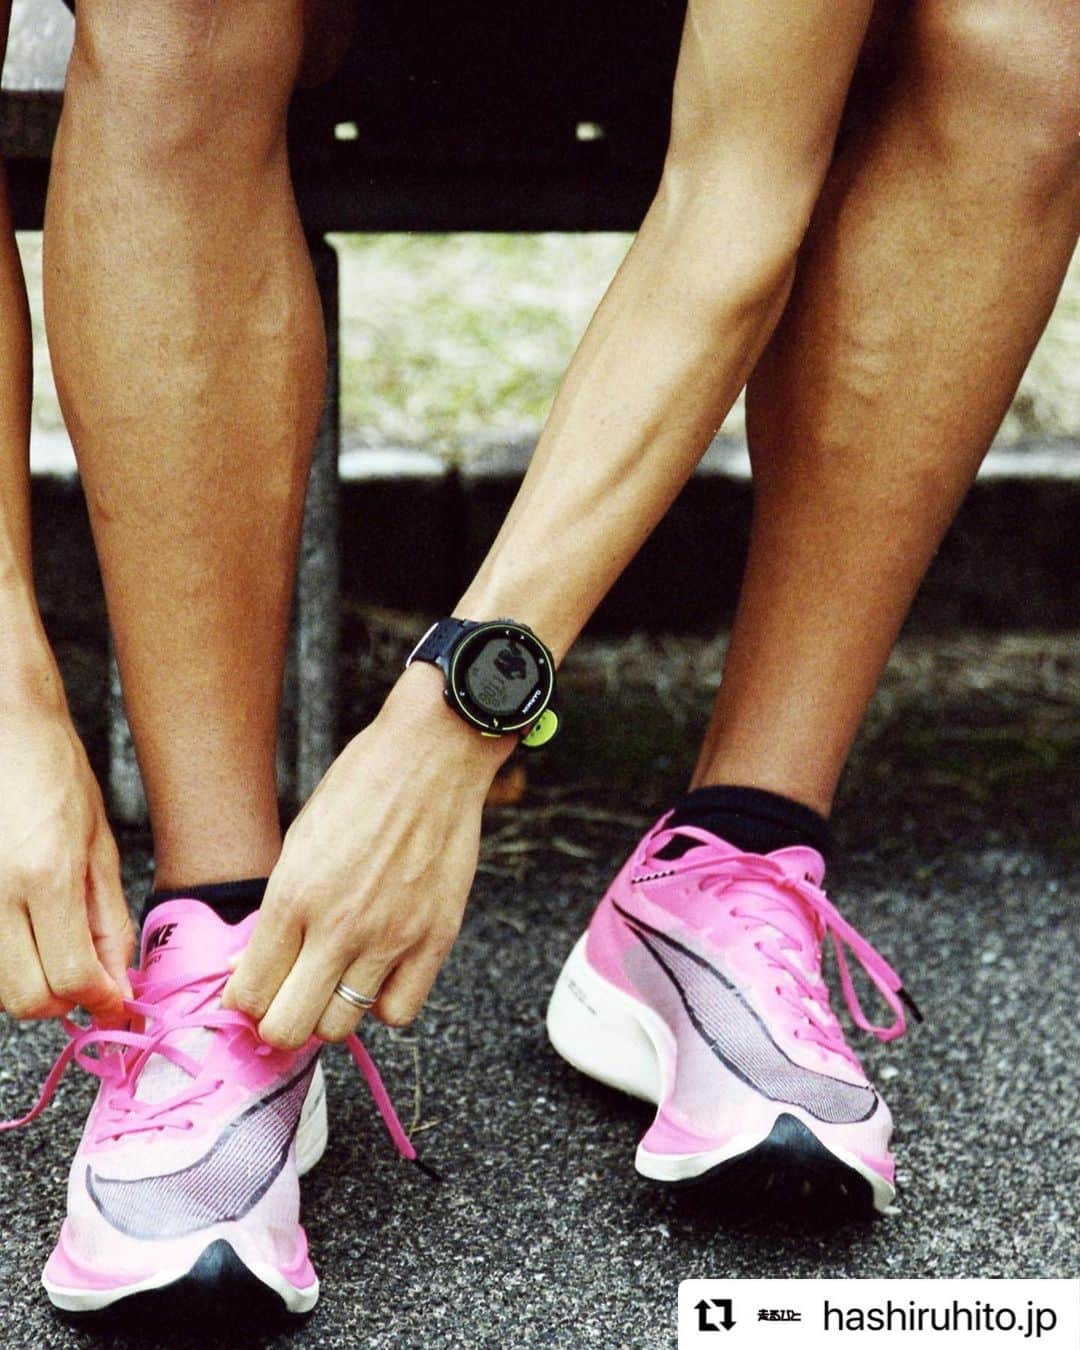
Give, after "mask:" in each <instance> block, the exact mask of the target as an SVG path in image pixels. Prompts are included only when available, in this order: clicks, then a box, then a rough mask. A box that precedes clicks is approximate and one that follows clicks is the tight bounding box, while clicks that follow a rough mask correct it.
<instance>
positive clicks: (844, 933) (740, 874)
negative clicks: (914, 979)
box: [643, 826, 923, 1064]
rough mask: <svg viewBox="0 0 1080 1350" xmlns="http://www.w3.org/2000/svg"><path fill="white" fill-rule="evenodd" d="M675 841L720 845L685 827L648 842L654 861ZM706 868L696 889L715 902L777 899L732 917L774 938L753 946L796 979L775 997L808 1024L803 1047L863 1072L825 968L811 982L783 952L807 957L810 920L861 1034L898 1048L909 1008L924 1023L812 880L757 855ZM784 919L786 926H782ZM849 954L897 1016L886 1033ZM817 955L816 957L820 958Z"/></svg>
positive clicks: (884, 964) (734, 909) (713, 860)
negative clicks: (754, 894)
mask: <svg viewBox="0 0 1080 1350" xmlns="http://www.w3.org/2000/svg"><path fill="white" fill-rule="evenodd" d="M677 835H689V836H690V837H692V838H695V839H699V840H700V841H701V843H703V844H706V845H707V844H713V843H714V840H713V838H712V836H711V835H709V834H708V833H706V832H705V831H704V830H696V829H694V828H693V827H686V826H680V828H679V829H678V830H675V831H671V830H668V831H664V832H663V833H661V834H658V835H656V836H654V837H653V839H652V840H650V844H649V855H650V859H651V861H653V862H656V863H661V864H662V862H663V860H662V859H657V858H656V854H657V852H659V851H660V850H661V849H663V848H664V846H665V845H666V844H667V843H669V842H670V841H671V840H672V839H674V838H675V837H676V836H677ZM691 856H692V855H691ZM643 861H645V860H644V859H643ZM700 867H701V869H702V873H703V874H702V876H701V877H700V879H699V880H698V889H699V890H701V891H702V892H704V893H707V894H709V895H711V896H713V897H714V898H717V899H722V897H723V894H724V892H725V891H727V890H729V889H730V888H731V887H732V886H733V885H734V884H735V883H736V882H740V881H748V880H752V881H762V882H765V883H767V884H768V885H769V886H770V887H773V888H775V890H776V891H777V894H776V895H775V897H774V898H770V899H765V898H755V901H754V907H753V909H749V908H744V907H742V906H741V905H740V903H739V901H738V900H735V902H734V903H733V904H732V906H731V908H730V910H729V913H730V914H731V917H732V918H735V919H742V920H744V921H745V923H746V926H747V930H748V931H749V930H752V929H753V928H765V929H771V930H772V934H773V935H772V936H771V937H767V938H763V939H761V940H759V941H757V942H755V944H754V946H755V948H756V949H757V951H758V952H760V953H761V955H762V956H763V957H765V959H766V960H767V961H768V962H769V964H770V965H772V966H774V967H775V968H776V969H778V970H781V971H783V972H784V973H785V974H786V975H788V976H789V977H790V980H791V986H792V987H790V988H789V989H786V990H785V989H784V988H783V987H782V986H777V989H776V992H777V993H778V994H779V995H780V997H782V998H783V999H784V1000H785V1002H787V1003H789V1004H790V1005H791V1006H792V1007H793V1008H794V1009H795V1010H796V1012H798V1013H799V1015H800V1016H801V1017H805V1018H806V1020H807V1022H808V1023H809V1032H808V1033H806V1034H804V1037H803V1038H804V1039H808V1040H811V1041H813V1042H816V1043H817V1044H819V1045H821V1046H822V1047H823V1048H825V1049H826V1050H829V1051H832V1053H834V1054H838V1055H841V1056H842V1057H843V1058H845V1059H847V1060H848V1061H850V1062H851V1063H853V1064H858V1060H857V1059H856V1057H855V1055H854V1054H853V1053H852V1052H851V1050H850V1049H849V1048H848V1046H847V1043H846V1042H845V1040H844V1033H843V1029H842V1027H841V1026H840V1024H839V1022H837V1021H836V1018H835V1017H834V1016H833V1015H832V1012H831V1009H830V1008H829V991H828V989H827V987H826V985H825V982H824V980H823V979H822V978H821V973H820V968H818V969H816V970H815V971H814V973H813V974H809V973H808V972H807V970H806V969H805V967H803V966H800V965H796V964H795V962H793V961H790V960H788V959H787V957H786V956H785V955H784V953H785V951H791V952H796V953H799V954H802V953H803V952H805V951H806V941H805V923H806V920H807V919H809V921H810V924H811V926H812V928H813V930H814V933H815V936H816V938H817V940H818V941H819V942H820V941H823V940H824V938H825V936H826V934H827V935H828V936H829V937H830V938H831V939H832V944H833V951H834V953H835V955H836V968H837V972H838V974H839V976H840V987H841V989H842V990H843V994H844V1000H845V1002H846V1003H847V1006H848V1011H849V1012H850V1013H851V1017H852V1021H854V1023H855V1025H856V1026H858V1027H860V1028H861V1029H862V1030H863V1031H866V1032H868V1033H869V1034H870V1035H872V1036H876V1037H877V1039H878V1040H879V1041H892V1040H896V1039H897V1037H899V1036H902V1035H903V1034H904V1032H905V1031H906V1029H907V1021H906V1019H905V1017H904V1005H905V1004H906V1005H907V1007H908V1009H909V1011H910V1012H911V1014H912V1016H913V1017H914V1018H915V1019H916V1021H919V1022H921V1021H922V1020H923V1019H922V1014H921V1013H920V1012H919V1009H918V1008H917V1007H916V1005H915V1002H914V1000H913V999H912V998H911V996H910V994H908V993H907V991H906V990H905V989H904V987H903V983H902V981H901V979H900V976H899V975H898V974H897V973H896V971H895V970H893V968H892V966H890V965H889V963H888V961H886V960H885V958H884V957H883V956H882V955H881V953H880V952H878V951H877V950H876V949H875V948H874V947H873V946H871V944H870V943H869V942H867V940H866V938H864V937H863V936H862V934H861V933H859V932H858V931H857V930H856V929H855V928H853V927H852V925H851V924H850V923H848V921H847V920H846V919H845V918H844V917H843V915H842V914H841V913H840V911H839V910H838V909H837V908H836V906H835V905H834V904H833V903H832V901H831V900H830V899H829V897H828V896H827V895H826V894H825V892H824V891H823V890H821V888H820V887H818V886H815V885H814V883H813V882H812V881H810V880H809V878H803V877H797V876H792V875H791V874H790V873H788V872H786V871H785V870H784V868H783V867H782V866H781V865H780V863H778V862H777V861H776V860H775V859H773V858H770V857H768V856H766V855H763V854H758V853H731V854H728V855H726V856H724V857H720V858H718V857H716V856H715V854H713V856H711V857H710V858H709V859H708V860H707V861H704V860H703V861H702V863H701V864H700ZM785 917H786V919H787V923H785V922H784V920H785ZM845 949H846V950H845ZM848 951H850V952H851V954H852V955H853V956H854V957H855V959H856V960H857V961H858V963H859V965H860V966H862V968H863V970H864V971H865V972H866V974H867V976H868V977H869V979H870V981H871V983H872V984H873V985H874V987H875V988H876V989H877V990H878V992H879V993H880V994H881V997H882V998H883V999H884V1001H885V1003H886V1004H887V1005H888V1007H889V1008H890V1010H891V1011H892V1012H893V1014H894V1018H893V1021H892V1022H891V1023H890V1024H889V1025H888V1026H876V1025H875V1024H874V1023H872V1022H871V1021H870V1019H869V1018H868V1017H867V1016H866V1014H865V1013H864V1012H863V1008H862V1004H861V1003H860V1002H859V996H858V994H857V993H856V992H855V985H854V983H853V982H852V979H851V969H850V966H849V964H848V958H847V952H848ZM814 954H815V956H816V952H815V953H814ZM804 999H805V1000H809V1001H810V1002H811V1003H812V1004H814V1005H815V1006H816V1007H818V1008H821V1009H822V1010H824V1012H826V1013H827V1016H825V1017H815V1016H813V1015H812V1014H811V1012H810V1011H809V1010H808V1008H807V1006H806V1003H805V1002H804V1001H803V1000H804ZM794 1034H795V1035H796V1037H798V1035H799V1033H798V1032H795V1033H794Z"/></svg>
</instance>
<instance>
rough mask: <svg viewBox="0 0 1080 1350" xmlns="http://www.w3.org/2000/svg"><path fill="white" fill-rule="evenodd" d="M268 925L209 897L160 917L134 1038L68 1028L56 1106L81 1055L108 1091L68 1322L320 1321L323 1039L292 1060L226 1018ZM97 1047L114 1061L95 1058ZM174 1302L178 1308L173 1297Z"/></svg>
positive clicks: (62, 1251)
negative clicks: (112, 1316) (148, 1318)
mask: <svg viewBox="0 0 1080 1350" xmlns="http://www.w3.org/2000/svg"><path fill="white" fill-rule="evenodd" d="M256 918H257V916H256V915H255V914H252V915H250V916H249V917H248V918H247V919H245V920H244V921H243V922H242V923H239V924H237V925H235V926H231V925H229V924H227V923H225V922H224V921H223V920H221V919H219V918H218V916H217V915H216V914H215V913H214V912H213V910H211V909H209V908H208V907H207V906H206V905H204V904H202V903H200V902H199V901H197V900H171V901H169V902H167V903H166V904H163V905H159V906H158V907H157V908H156V909H154V910H153V911H152V912H151V914H150V916H149V918H148V920H147V923H146V928H145V930H144V932H143V937H142V961H141V967H140V969H139V970H138V971H132V972H131V980H132V987H133V990H134V998H133V999H132V1000H130V1001H129V1002H128V1004H127V1008H128V1011H129V1012H130V1013H131V1014H132V1017H133V1019H134V1020H133V1022H132V1024H131V1028H132V1029H130V1030H127V1031H113V1030H106V1029H103V1028H100V1027H97V1026H94V1025H91V1026H90V1027H88V1028H84V1027H79V1026H76V1025H75V1024H74V1023H72V1022H67V1023H66V1027H67V1030H68V1033H69V1035H70V1037H71V1040H70V1041H69V1043H68V1045H67V1046H65V1048H64V1050H63V1051H62V1052H61V1054H60V1056H59V1058H58V1059H57V1061H56V1063H55V1064H54V1066H53V1068H52V1071H51V1072H50V1074H49V1076H48V1078H47V1080H46V1083H45V1087H44V1089H43V1091H42V1094H41V1098H40V1100H39V1101H38V1103H37V1104H36V1106H35V1107H34V1108H33V1109H32V1110H31V1111H30V1112H29V1113H28V1114H27V1115H26V1116H24V1117H23V1118H22V1119H21V1120H16V1121H8V1122H6V1123H4V1124H3V1125H0V1129H11V1128H15V1127H17V1126H19V1125H24V1124H26V1123H28V1122H29V1121H31V1120H33V1119H34V1117H35V1116H37V1115H38V1114H39V1113H40V1112H41V1111H42V1110H43V1109H44V1108H45V1107H46V1106H47V1105H48V1103H49V1101H50V1099H51V1097H52V1094H53V1092H54V1090H55V1088H56V1085H57V1083H58V1082H59V1080H60V1077H61V1075H62V1074H63V1072H64V1069H65V1068H66V1066H67V1065H68V1063H70V1061H71V1060H72V1059H73V1058H74V1059H76V1060H77V1061H78V1062H79V1063H80V1064H81V1065H82V1066H83V1067H84V1068H85V1069H88V1070H89V1071H90V1072H91V1073H93V1074H95V1075H96V1076H97V1077H98V1078H100V1079H101V1088H100V1090H99V1091H98V1095H97V1099H96V1101H95V1102H94V1106H93V1108H92V1110H91V1112H90V1116H89V1119H88V1120H87V1123H86V1129H85V1131H84V1133H83V1137H82V1141H81V1143H80V1144H79V1148H78V1151H77V1152H76V1154H75V1159H74V1161H73V1163H72V1166H71V1173H70V1177H69V1180H68V1214H67V1218H66V1219H65V1220H64V1223H63V1226H62V1228H61V1229H60V1239H59V1241H58V1242H57V1244H56V1247H55V1249H54V1251H53V1253H52V1255H51V1256H50V1258H49V1260H48V1263H47V1264H46V1266H45V1272H44V1275H43V1276H42V1282H43V1283H44V1285H45V1289H46V1291H47V1293H48V1295H49V1298H50V1299H51V1300H52V1302H53V1303H54V1304H55V1305H56V1306H57V1307H58V1308H63V1309H65V1310H66V1311H68V1312H76V1313H82V1312H93V1311H97V1310H100V1309H103V1308H106V1307H109V1306H111V1305H113V1304H115V1303H117V1302H119V1300H121V1299H131V1298H133V1297H136V1296H138V1298H137V1303H138V1304H140V1305H143V1306H145V1305H147V1304H151V1305H152V1304H153V1303H154V1302H155V1300H157V1302H158V1303H163V1302H164V1303H166V1304H167V1306H170V1307H171V1306H178V1304H177V1303H176V1299H177V1297H178V1296H179V1297H180V1298H182V1299H185V1300H189V1301H191V1302H194V1303H195V1304H197V1305H198V1307H199V1308H200V1310H202V1311H207V1310H209V1309H212V1308H213V1307H214V1306H222V1307H224V1306H227V1304H228V1302H230V1301H232V1302H233V1303H234V1304H235V1300H236V1299H237V1298H242V1299H243V1304H242V1305H241V1306H243V1307H244V1308H245V1316H247V1315H248V1314H250V1313H253V1312H254V1313H256V1314H257V1313H258V1312H277V1313H280V1312H281V1311H282V1310H283V1309H287V1310H288V1311H289V1312H292V1313H303V1312H307V1311H308V1310H309V1309H310V1308H312V1307H313V1306H314V1304H315V1300H316V1299H317V1298H318V1294H319V1281H318V1278H317V1276H316V1274H315V1270H314V1268H313V1267H312V1264H311V1261H310V1259H309V1257H308V1249H307V1238H306V1236H305V1234H304V1230H303V1228H302V1227H301V1226H300V1189H299V1181H298V1179H299V1177H300V1176H302V1175H303V1174H304V1173H305V1172H307V1171H308V1170H309V1169H310V1168H312V1167H314V1166H315V1164H316V1163H317V1162H318V1160H319V1158H320V1157H321V1156H322V1153H323V1150H324V1148H325V1147H326V1093H325V1089H324V1084H323V1076H322V1069H321V1067H320V1065H319V1062H318V1056H319V1049H320V1046H321V1042H319V1041H317V1040H316V1039H315V1038H312V1040H310V1041H309V1042H308V1044H307V1045H305V1046H304V1047H303V1048H302V1049H301V1050H298V1051H281V1050H275V1049H273V1048H272V1047H271V1046H269V1045H267V1044H265V1042H263V1041H261V1040H260V1039H259V1037H258V1034H257V1032H256V1030H255V1025H254V1023H253V1022H252V1020H251V1019H250V1018H249V1017H247V1016H246V1015H245V1014H243V1013H240V1012H235V1011H226V1010H223V1009H222V1007H221V993H222V990H223V989H224V987H225V983H226V981H227V980H228V978H229V975H230V973H231V970H230V965H229V959H230V957H232V956H234V955H235V954H237V953H238V952H240V951H241V950H242V949H243V947H244V946H245V945H246V943H247V941H248V938H249V936H250V933H251V930H252V928H253V927H254V925H255V922H256ZM349 1049H350V1050H351V1052H352V1054H353V1057H354V1058H355V1059H356V1061H357V1064H358V1065H359V1066H360V1068H361V1070H362V1072H363V1073H364V1076H365V1078H366V1079H367V1081H368V1083H369V1086H370V1087H371V1089H372V1092H373V1094H374V1096H375V1099H376V1102H377V1104H378V1106H379V1109H380V1111H381V1112H382V1114H383V1119H384V1120H385V1121H386V1124H387V1128H388V1129H389V1130H390V1133H391V1136H392V1137H393V1138H394V1141H395V1143H396V1144H397V1146H398V1148H399V1150H400V1151H401V1152H402V1153H403V1154H404V1155H405V1156H406V1157H409V1158H415V1156H416V1155H415V1151H414V1150H413V1148H412V1146H411V1144H410V1143H409V1140H408V1137H407V1136H406V1135H405V1132H404V1131H403V1130H402V1128H401V1125H400V1123H399V1122H398V1120H397V1117H396V1116H395V1115H394V1112H393V1108H392V1106H391V1105H390V1102H389V1099H388V1098H387V1096H386V1092H385V1089H384V1088H383V1086H382V1084H381V1082H380V1080H379V1076H378V1073H377V1071H376V1069H375V1066H374V1064H373V1063H372V1061H371V1058H370V1056H369V1055H368V1053H367V1051H366V1050H365V1049H364V1047H363V1046H362V1045H361V1044H360V1042H359V1041H357V1040H356V1038H355V1037H353V1038H351V1040H350V1043H349ZM92 1050H96V1053H94V1054H91V1051H92ZM166 1294H167V1295H168V1298H167V1299H166V1298H164V1297H163V1296H164V1295H166Z"/></svg>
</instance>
